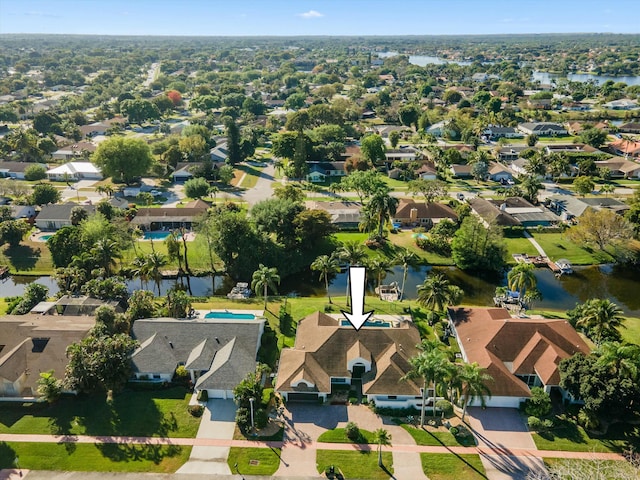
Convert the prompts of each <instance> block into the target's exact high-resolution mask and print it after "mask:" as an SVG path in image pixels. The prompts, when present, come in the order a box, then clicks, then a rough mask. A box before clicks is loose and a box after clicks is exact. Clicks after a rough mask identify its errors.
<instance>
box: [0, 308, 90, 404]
mask: <svg viewBox="0 0 640 480" xmlns="http://www.w3.org/2000/svg"><path fill="white" fill-rule="evenodd" d="M95 322H96V321H95V318H94V317H88V316H74V317H59V316H51V315H33V314H27V315H5V316H3V317H0V397H18V398H29V397H34V396H36V395H37V389H38V380H39V379H40V373H42V372H48V371H49V370H53V371H54V373H55V376H56V378H62V377H63V376H64V371H65V368H66V366H67V363H68V358H67V355H66V350H67V347H68V346H69V345H71V344H72V343H75V342H79V341H80V340H82V339H83V338H84V337H85V336H86V335H87V333H88V332H89V330H91V328H92V327H93V326H94V325H95Z"/></svg>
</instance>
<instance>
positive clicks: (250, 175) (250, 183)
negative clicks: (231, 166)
mask: <svg viewBox="0 0 640 480" xmlns="http://www.w3.org/2000/svg"><path fill="white" fill-rule="evenodd" d="M236 169H237V170H240V171H241V172H243V173H244V174H245V175H244V179H243V180H242V183H241V184H239V185H237V186H238V187H242V188H252V187H255V186H256V183H258V177H259V176H260V172H261V171H262V168H258V167H252V166H251V165H236ZM240 178H242V176H241V177H240Z"/></svg>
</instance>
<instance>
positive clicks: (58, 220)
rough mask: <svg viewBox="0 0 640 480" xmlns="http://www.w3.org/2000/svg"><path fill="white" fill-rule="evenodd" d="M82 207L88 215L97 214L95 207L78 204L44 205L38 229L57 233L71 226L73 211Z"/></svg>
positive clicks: (40, 213)
mask: <svg viewBox="0 0 640 480" xmlns="http://www.w3.org/2000/svg"><path fill="white" fill-rule="evenodd" d="M75 207H80V208H82V209H83V210H84V211H86V212H87V214H88V215H91V214H93V213H95V211H96V207H95V205H79V204H77V203H64V204H62V205H43V206H42V207H40V212H38V216H37V217H36V227H38V228H39V229H40V230H43V231H56V230H59V229H61V228H62V227H64V226H67V225H71V210H73V209H74V208H75Z"/></svg>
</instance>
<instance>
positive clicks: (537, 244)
mask: <svg viewBox="0 0 640 480" xmlns="http://www.w3.org/2000/svg"><path fill="white" fill-rule="evenodd" d="M524 237H525V238H526V239H527V240H529V241H530V242H531V245H533V246H534V248H535V249H536V250H537V251H538V253H539V254H540V256H542V257H547V254H546V253H545V252H544V250H543V248H542V247H541V246H540V244H539V243H538V242H537V241H536V239H535V238H533V236H532V235H531V234H530V233H529V232H528V231H526V230H524ZM547 258H549V257H547Z"/></svg>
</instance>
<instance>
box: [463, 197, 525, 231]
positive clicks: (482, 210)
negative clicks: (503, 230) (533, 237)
mask: <svg viewBox="0 0 640 480" xmlns="http://www.w3.org/2000/svg"><path fill="white" fill-rule="evenodd" d="M467 201H468V202H469V205H471V209H472V210H473V211H474V212H475V213H476V214H478V215H479V216H480V217H481V218H482V219H483V220H484V221H486V222H489V223H490V222H493V221H495V222H496V224H497V225H500V226H501V227H508V226H514V225H520V222H519V221H518V220H517V219H516V218H514V217H513V216H511V215H509V214H508V213H507V212H503V211H501V210H500V208H498V207H497V206H495V205H494V204H493V203H491V202H490V201H489V200H485V199H484V198H479V197H475V198H470V199H468V200H467Z"/></svg>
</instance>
